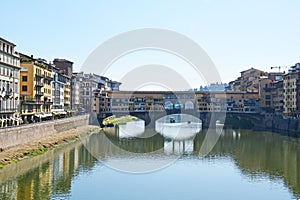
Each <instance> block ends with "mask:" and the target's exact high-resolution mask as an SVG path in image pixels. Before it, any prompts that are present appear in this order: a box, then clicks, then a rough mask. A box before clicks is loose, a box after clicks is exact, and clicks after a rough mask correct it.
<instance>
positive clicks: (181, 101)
mask: <svg viewBox="0 0 300 200" xmlns="http://www.w3.org/2000/svg"><path fill="white" fill-rule="evenodd" d="M94 103H95V108H94V110H93V113H94V114H95V115H98V117H99V118H105V117H107V116H110V115H112V114H115V115H125V114H132V113H145V112H147V113H151V112H156V113H157V112H161V113H163V112H166V113H181V112H185V113H188V112H192V111H193V112H197V113H209V112H231V113H239V112H243V113H258V112H259V98H258V93H247V92H228V93H224V92H193V91H176V92H170V91H98V92H96V93H94Z"/></svg>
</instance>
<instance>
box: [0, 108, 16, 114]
mask: <svg viewBox="0 0 300 200" xmlns="http://www.w3.org/2000/svg"><path fill="white" fill-rule="evenodd" d="M12 112H17V109H3V108H1V109H0V113H12Z"/></svg>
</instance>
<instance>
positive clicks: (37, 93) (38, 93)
mask: <svg viewBox="0 0 300 200" xmlns="http://www.w3.org/2000/svg"><path fill="white" fill-rule="evenodd" d="M43 95H44V92H41V91H37V92H36V96H43Z"/></svg>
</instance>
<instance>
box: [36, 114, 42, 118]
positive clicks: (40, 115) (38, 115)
mask: <svg viewBox="0 0 300 200" xmlns="http://www.w3.org/2000/svg"><path fill="white" fill-rule="evenodd" d="M34 116H36V117H39V118H40V117H42V116H43V115H42V114H34Z"/></svg>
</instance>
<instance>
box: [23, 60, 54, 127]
mask: <svg viewBox="0 0 300 200" xmlns="http://www.w3.org/2000/svg"><path fill="white" fill-rule="evenodd" d="M20 66H21V72H20V79H21V80H20V94H21V115H22V119H23V120H25V121H26V122H32V121H41V120H42V118H49V117H50V118H51V116H52V103H53V97H52V81H53V74H52V73H53V65H51V64H48V63H47V62H46V61H45V60H44V59H35V58H33V56H27V55H25V54H20Z"/></svg>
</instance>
